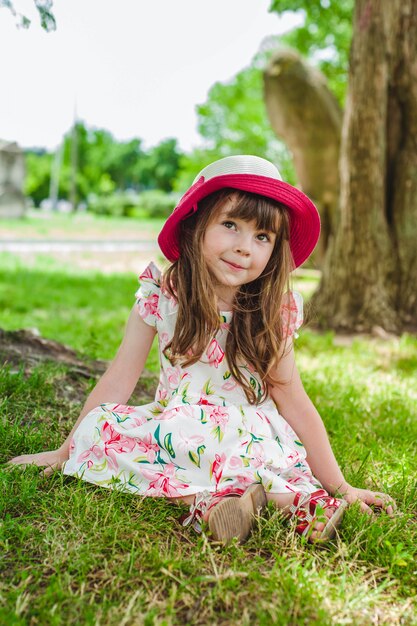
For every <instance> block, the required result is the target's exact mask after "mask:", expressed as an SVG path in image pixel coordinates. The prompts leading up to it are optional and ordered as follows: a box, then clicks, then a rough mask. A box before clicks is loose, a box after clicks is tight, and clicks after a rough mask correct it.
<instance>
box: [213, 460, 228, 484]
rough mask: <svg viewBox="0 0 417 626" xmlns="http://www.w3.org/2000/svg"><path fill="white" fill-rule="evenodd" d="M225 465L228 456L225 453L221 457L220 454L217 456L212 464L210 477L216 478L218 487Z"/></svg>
mask: <svg viewBox="0 0 417 626" xmlns="http://www.w3.org/2000/svg"><path fill="white" fill-rule="evenodd" d="M225 463H226V455H225V454H224V453H223V454H222V455H221V456H220V454H216V455H215V457H214V461H213V463H212V464H211V468H210V477H212V476H214V480H215V481H216V485H218V484H219V482H220V479H221V477H222V474H223V468H224V464H225Z"/></svg>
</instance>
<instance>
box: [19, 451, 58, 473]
mask: <svg viewBox="0 0 417 626" xmlns="http://www.w3.org/2000/svg"><path fill="white" fill-rule="evenodd" d="M67 460H68V452H67V451H66V450H64V449H62V448H58V450H49V451H48V452H39V453H38V454H23V455H22V456H15V457H14V459H10V461H9V463H10V464H12V465H23V466H25V465H37V466H38V467H46V469H45V470H44V471H43V472H42V473H43V474H44V475H45V476H49V475H50V474H52V472H53V471H54V470H59V469H61V467H62V465H63V464H64V463H65V461H67Z"/></svg>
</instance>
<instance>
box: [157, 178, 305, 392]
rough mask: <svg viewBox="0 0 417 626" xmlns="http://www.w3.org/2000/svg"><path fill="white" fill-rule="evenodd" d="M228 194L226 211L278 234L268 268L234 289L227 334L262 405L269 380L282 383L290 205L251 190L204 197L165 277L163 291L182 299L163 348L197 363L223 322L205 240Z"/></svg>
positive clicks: (237, 367)
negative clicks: (278, 376) (275, 373)
mask: <svg viewBox="0 0 417 626" xmlns="http://www.w3.org/2000/svg"><path fill="white" fill-rule="evenodd" d="M228 198H231V199H233V204H232V206H231V209H230V210H229V211H228V217H232V218H233V217H236V218H240V219H243V220H247V221H251V220H256V228H257V229H259V230H266V231H270V232H274V233H276V239H275V244H274V248H273V251H272V254H271V257H270V259H269V261H268V263H267V265H266V267H265V269H264V271H263V272H262V274H261V275H260V276H259V277H258V278H257V279H256V280H254V281H251V282H250V283H246V284H244V285H241V286H240V287H239V288H238V289H237V291H236V294H235V298H234V301H233V316H232V321H231V324H230V328H229V333H228V336H227V340H226V358H227V362H228V365H229V369H230V372H231V374H232V375H233V376H234V378H235V379H236V380H237V381H238V383H240V385H241V386H242V388H243V390H244V392H245V394H246V397H247V399H248V402H249V403H250V404H259V403H261V402H263V401H264V400H265V399H266V397H267V394H268V383H271V382H279V381H277V380H275V379H274V378H273V377H272V375H271V371H272V369H273V368H274V367H275V366H276V365H277V364H278V362H279V360H280V358H281V357H282V354H283V351H284V344H285V342H284V335H285V329H283V324H282V319H281V303H282V301H283V298H284V293H285V292H288V291H289V289H288V282H289V274H290V272H291V270H292V269H293V259H292V255H291V250H290V246H289V217H288V210H287V208H286V207H285V206H283V205H281V204H280V203H278V202H275V201H273V200H270V199H269V198H265V197H263V196H259V195H257V194H253V193H248V192H243V191H238V190H235V189H221V190H220V191H217V192H215V193H213V194H210V195H209V196H207V197H206V198H204V199H203V200H201V201H200V203H199V206H198V210H197V211H196V212H195V213H194V214H193V215H192V216H190V217H189V218H187V219H186V220H184V221H183V222H181V232H180V245H181V254H180V257H179V259H178V260H177V261H175V262H174V263H173V264H172V265H171V266H170V267H169V268H168V270H167V271H166V273H165V277H164V287H165V289H166V290H167V291H168V293H169V294H170V295H171V296H172V297H174V298H175V299H176V300H177V302H178V317H177V321H176V326H175V331H174V336H173V338H172V341H171V342H170V343H169V344H168V345H167V346H166V347H165V350H164V354H165V356H166V357H167V358H168V359H169V360H170V361H171V363H172V364H176V363H178V362H180V363H181V365H191V364H193V363H195V362H197V361H198V360H199V359H200V358H201V356H202V354H203V352H204V351H205V350H206V348H207V346H208V344H209V342H210V340H211V339H212V337H213V336H214V335H216V333H217V332H218V330H219V328H220V323H221V320H220V316H219V311H218V309H217V298H216V296H215V288H214V281H213V278H212V276H211V274H210V272H209V270H208V268H207V265H206V263H205V260H204V258H203V254H202V247H203V246H202V244H203V239H204V234H205V231H206V228H207V226H208V225H209V224H210V223H211V221H212V220H213V219H215V217H216V216H217V215H218V213H219V212H220V211H221V209H222V208H223V207H224V203H225V201H226V200H227V199H228ZM245 365H246V366H247V365H249V366H250V367H252V368H253V369H254V370H255V371H256V372H257V374H258V376H259V377H260V379H261V383H262V388H261V390H256V389H255V388H254V387H256V383H255V384H254V379H253V377H251V376H250V375H249V377H248V374H247V373H245V370H244V369H243V367H244V366H245ZM246 372H247V370H246ZM251 378H252V381H251ZM251 382H252V384H251Z"/></svg>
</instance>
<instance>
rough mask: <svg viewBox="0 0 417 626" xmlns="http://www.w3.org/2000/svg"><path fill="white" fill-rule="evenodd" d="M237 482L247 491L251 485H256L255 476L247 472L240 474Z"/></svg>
mask: <svg viewBox="0 0 417 626" xmlns="http://www.w3.org/2000/svg"><path fill="white" fill-rule="evenodd" d="M236 480H237V481H238V482H239V485H241V486H242V487H244V488H245V489H246V488H247V487H249V485H252V484H253V483H256V480H255V475H254V474H252V473H250V472H246V473H245V474H239V476H236Z"/></svg>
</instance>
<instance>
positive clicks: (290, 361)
mask: <svg viewBox="0 0 417 626" xmlns="http://www.w3.org/2000/svg"><path fill="white" fill-rule="evenodd" d="M273 376H274V378H276V379H277V380H279V381H281V382H282V384H275V385H270V394H271V396H272V398H273V400H274V401H275V403H276V405H277V407H278V410H279V412H280V413H281V415H282V416H283V417H284V418H285V420H286V421H287V422H288V423H289V425H290V426H291V427H292V428H293V430H294V431H295V432H296V433H297V435H298V437H299V438H300V441H301V442H302V443H303V445H304V447H305V449H306V451H307V463H308V464H309V466H310V468H311V470H312V473H313V475H314V476H315V477H316V478H318V480H319V481H320V482H321V484H322V485H323V487H324V489H325V490H326V491H327V492H328V493H331V494H341V495H343V497H344V498H345V499H346V500H347V501H348V502H355V501H357V500H359V501H360V503H361V508H362V510H364V511H367V512H371V509H370V508H369V506H368V505H369V504H373V505H376V506H379V507H382V508H386V510H387V513H389V514H391V513H392V501H391V498H389V496H386V495H385V494H380V493H379V492H378V493H376V492H373V491H369V490H367V489H357V488H355V487H352V486H351V485H349V483H348V482H347V481H346V480H345V478H344V476H343V474H342V472H341V470H340V468H339V465H338V463H337V461H336V458H335V456H334V454H333V450H332V448H331V445H330V442H329V438H328V436H327V432H326V429H325V427H324V424H323V421H322V419H321V417H320V415H319V413H318V411H317V409H316V408H315V406H314V404H313V403H312V402H311V400H310V398H309V397H308V395H307V393H306V391H305V389H304V387H303V384H302V382H301V379H300V375H299V373H298V370H297V367H296V364H295V358H294V349H293V346H292V344H291V346H290V347H289V346H288V343H287V348H286V351H285V354H284V356H283V357H282V359H281V361H280V362H279V365H278V367H277V368H276V370H275V372H274V373H273ZM388 503H390V504H388Z"/></svg>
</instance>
